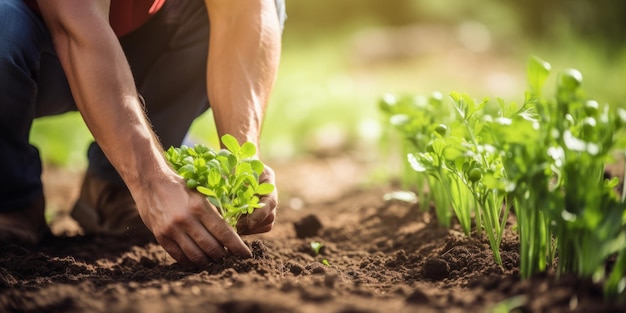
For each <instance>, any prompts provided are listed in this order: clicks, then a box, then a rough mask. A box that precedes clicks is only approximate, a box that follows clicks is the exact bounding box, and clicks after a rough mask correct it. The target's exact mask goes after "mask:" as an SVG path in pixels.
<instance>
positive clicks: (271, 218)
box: [237, 214, 276, 235]
mask: <svg viewBox="0 0 626 313" xmlns="http://www.w3.org/2000/svg"><path fill="white" fill-rule="evenodd" d="M247 218H248V216H243V217H242V218H241V219H240V222H241V225H240V224H237V229H238V230H239V234H241V235H253V234H260V233H266V232H269V231H270V230H272V228H273V227H274V222H275V218H276V214H268V215H267V216H266V217H265V219H264V220H263V221H261V222H258V223H254V224H253V223H248V220H247Z"/></svg>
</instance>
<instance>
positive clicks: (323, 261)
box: [322, 259, 330, 266]
mask: <svg viewBox="0 0 626 313" xmlns="http://www.w3.org/2000/svg"><path fill="white" fill-rule="evenodd" d="M322 264H324V265H326V266H330V263H328V260H326V259H323V260H322Z"/></svg>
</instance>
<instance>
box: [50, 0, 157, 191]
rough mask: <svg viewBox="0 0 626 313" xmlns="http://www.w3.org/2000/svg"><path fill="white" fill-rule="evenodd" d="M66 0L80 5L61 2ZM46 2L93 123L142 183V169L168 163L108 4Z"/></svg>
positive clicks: (130, 180)
mask: <svg viewBox="0 0 626 313" xmlns="http://www.w3.org/2000/svg"><path fill="white" fill-rule="evenodd" d="M79 1H80V0H79ZM61 3H63V4H61ZM63 5H66V6H70V5H75V7H71V8H63V7H58V6H63ZM81 5H84V7H82V8H81ZM41 6H42V13H43V15H44V18H45V19H46V22H47V24H48V26H49V28H50V31H51V34H52V36H53V40H54V44H55V48H56V51H57V54H58V56H59V59H60V61H61V63H62V65H63V69H64V71H65V73H66V76H67V79H68V82H69V84H70V88H71V90H72V94H73V96H74V99H75V101H76V105H77V107H78V109H79V111H80V113H81V114H82V116H83V118H84V120H85V122H86V124H87V126H88V127H89V129H90V131H91V132H92V134H93V136H94V138H95V139H96V141H97V142H98V144H99V145H100V147H101V148H102V150H103V151H104V153H105V154H106V155H107V157H108V158H109V160H110V161H111V163H112V164H113V165H114V166H115V167H116V169H117V170H118V172H119V173H120V175H121V176H122V178H123V179H124V180H125V181H126V183H127V184H128V185H129V187H133V186H134V185H139V184H141V181H140V178H141V176H140V175H143V177H145V176H146V174H149V173H155V172H156V170H157V169H159V168H161V167H163V166H167V165H166V163H165V161H164V160H163V158H162V156H161V153H162V151H161V148H160V146H159V144H158V141H157V140H156V138H155V137H154V135H153V133H152V131H151V129H150V126H149V124H148V122H147V120H146V118H145V114H144V112H143V108H142V106H141V104H140V103H139V99H138V96H137V91H136V89H135V85H134V82H133V77H132V74H131V71H130V67H129V65H128V63H127V61H126V58H125V56H124V53H123V51H122V49H121V46H120V44H119V42H118V40H117V38H116V37H115V34H114V33H113V31H112V30H111V28H110V27H109V26H108V20H107V19H108V10H105V11H104V12H103V11H102V10H101V9H98V8H97V7H93V5H91V6H90V5H86V4H80V3H78V2H76V3H71V1H69V2H68V1H65V2H61V1H59V2H56V1H54V2H48V1H42V4H41ZM54 6H57V7H54ZM71 10H81V11H80V12H76V13H77V14H72V13H73V12H71ZM78 13H80V14H78ZM68 16H69V17H68ZM131 189H133V188H131Z"/></svg>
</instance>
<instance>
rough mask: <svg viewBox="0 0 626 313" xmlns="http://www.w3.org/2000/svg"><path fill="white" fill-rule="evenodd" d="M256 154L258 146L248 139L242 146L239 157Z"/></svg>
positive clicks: (243, 157) (244, 157)
mask: <svg viewBox="0 0 626 313" xmlns="http://www.w3.org/2000/svg"><path fill="white" fill-rule="evenodd" d="M255 154H256V146H255V145H254V144H253V143H251V142H249V141H246V142H245V143H244V144H243V145H242V146H241V150H240V151H239V157H241V158H242V159H247V158H251V157H253V156H254V155H255Z"/></svg>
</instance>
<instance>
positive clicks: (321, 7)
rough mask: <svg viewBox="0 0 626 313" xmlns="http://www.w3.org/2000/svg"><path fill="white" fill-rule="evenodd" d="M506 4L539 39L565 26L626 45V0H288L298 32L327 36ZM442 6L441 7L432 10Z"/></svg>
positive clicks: (450, 17) (471, 14)
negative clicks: (348, 30) (366, 26)
mask: <svg viewBox="0 0 626 313" xmlns="http://www.w3.org/2000/svg"><path fill="white" fill-rule="evenodd" d="M503 4H505V5H506V6H508V10H510V11H511V12H513V13H514V14H515V15H517V20H518V21H519V23H520V26H521V27H520V30H521V31H522V32H524V35H526V36H529V37H532V38H535V39H555V38H557V37H559V36H561V35H563V34H564V33H563V30H564V29H563V28H564V27H565V28H566V30H568V31H570V32H572V33H573V34H574V35H577V36H581V37H582V38H583V39H589V40H594V41H597V42H598V43H603V44H607V45H608V46H609V47H621V46H624V43H626V0H526V1H518V0H505V1H499V0H480V1H476V0H475V1H472V2H469V1H460V0H388V1H380V0H334V1H317V0H294V1H288V3H287V7H288V14H289V28H292V29H296V30H297V33H298V35H299V36H303V35H322V36H324V35H327V34H328V33H329V32H331V33H333V32H337V31H340V30H345V29H349V28H351V27H357V26H362V25H364V24H369V25H373V24H375V25H405V24H409V23H415V22H425V21H439V22H458V21H459V20H463V19H481V17H484V16H488V15H489V14H490V11H493V10H494V9H495V8H496V7H498V10H497V11H494V13H497V14H500V13H501V7H502V5H503ZM432 7H437V8H438V10H428V8H432Z"/></svg>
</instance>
